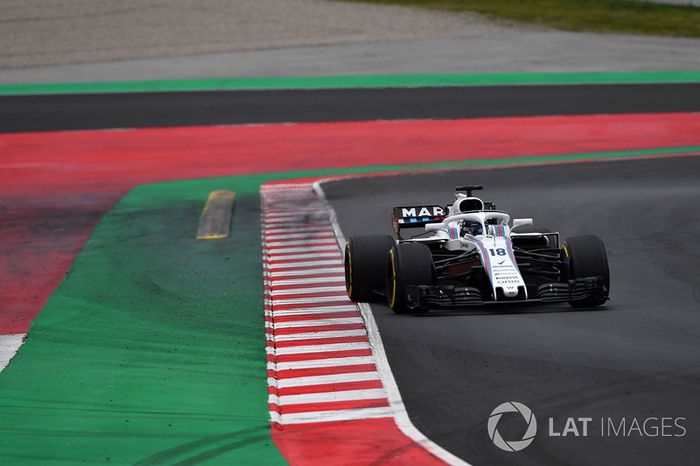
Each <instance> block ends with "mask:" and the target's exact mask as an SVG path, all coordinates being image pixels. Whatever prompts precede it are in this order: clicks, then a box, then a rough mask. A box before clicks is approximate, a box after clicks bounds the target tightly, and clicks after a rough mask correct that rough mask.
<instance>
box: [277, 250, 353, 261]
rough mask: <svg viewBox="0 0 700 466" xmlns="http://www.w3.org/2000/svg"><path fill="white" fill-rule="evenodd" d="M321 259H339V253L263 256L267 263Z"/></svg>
mask: <svg viewBox="0 0 700 466" xmlns="http://www.w3.org/2000/svg"><path fill="white" fill-rule="evenodd" d="M322 257H337V258H338V259H341V258H342V257H341V255H340V251H332V252H309V253H305V254H272V255H267V256H265V255H264V256H263V260H264V261H266V262H269V261H283V260H292V259H319V258H322Z"/></svg>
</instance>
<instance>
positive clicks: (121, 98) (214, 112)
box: [0, 84, 700, 132]
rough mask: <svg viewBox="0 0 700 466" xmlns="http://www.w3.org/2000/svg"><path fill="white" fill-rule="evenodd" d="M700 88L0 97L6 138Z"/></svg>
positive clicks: (663, 105) (620, 98) (690, 107)
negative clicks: (8, 135) (31, 133)
mask: <svg viewBox="0 0 700 466" xmlns="http://www.w3.org/2000/svg"><path fill="white" fill-rule="evenodd" d="M698 95H700V84H632V85H577V86H567V85H560V86H496V87H450V88H413V89H410V88H409V89H332V90H283V91H227V92H176V93H171V92H163V93H123V94H80V95H47V96H9V97H0V132H24V131H53V130H79V129H101V128H140V127H156V126H157V127H165V126H192V125H218V124H246V123H282V122H325V121H363V120H395V119H406V118H418V119H419V118H431V119H452V118H471V117H503V116H536V115H582V114H619V113H650V112H655V113H659V112H689V111H697V110H700V99H698Z"/></svg>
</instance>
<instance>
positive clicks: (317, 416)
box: [270, 407, 392, 425]
mask: <svg viewBox="0 0 700 466" xmlns="http://www.w3.org/2000/svg"><path fill="white" fill-rule="evenodd" d="M270 417H271V420H272V422H277V423H279V424H284V425H290V424H308V423H312V422H337V421H352V420H356V419H377V418H382V417H392V412H391V409H390V408H388V407H384V408H362V409H347V410H338V411H312V412H308V413H293V414H278V413H276V412H272V411H271V412H270Z"/></svg>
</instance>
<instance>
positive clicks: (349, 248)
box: [345, 235, 395, 302]
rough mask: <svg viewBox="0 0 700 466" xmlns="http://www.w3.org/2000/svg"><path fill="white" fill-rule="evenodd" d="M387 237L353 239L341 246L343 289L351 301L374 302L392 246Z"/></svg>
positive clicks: (391, 240) (380, 286)
mask: <svg viewBox="0 0 700 466" xmlns="http://www.w3.org/2000/svg"><path fill="white" fill-rule="evenodd" d="M394 244H395V242H394V238H392V237H391V236H389V235H364V236H353V237H351V238H350V240H349V241H348V243H347V244H346V245H345V289H346V290H347V292H348V297H349V298H350V299H351V300H353V301H365V302H370V301H377V300H379V298H380V295H379V294H378V293H377V292H376V291H375V290H380V291H381V290H383V289H384V276H385V274H386V257H387V254H388V253H389V250H390V249H391V248H392V247H394Z"/></svg>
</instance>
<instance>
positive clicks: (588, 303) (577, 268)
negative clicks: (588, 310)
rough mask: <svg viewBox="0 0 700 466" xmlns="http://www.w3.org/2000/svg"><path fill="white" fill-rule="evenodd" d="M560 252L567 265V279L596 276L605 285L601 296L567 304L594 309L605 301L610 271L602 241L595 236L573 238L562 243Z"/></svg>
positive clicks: (608, 288)
mask: <svg viewBox="0 0 700 466" xmlns="http://www.w3.org/2000/svg"><path fill="white" fill-rule="evenodd" d="M562 252H563V256H564V260H565V261H567V264H568V278H569V279H577V278H584V277H594V276H597V277H603V282H604V284H605V291H604V294H603V296H597V297H588V298H585V299H581V300H576V301H569V304H571V305H572V306H573V307H594V306H600V305H601V304H603V303H604V302H605V301H607V298H608V295H609V294H610V270H609V268H608V255H607V253H606V252H605V246H604V245H603V241H602V240H601V239H600V238H599V237H597V236H595V235H583V236H573V237H571V238H568V239H567V240H566V241H564V244H563V245H562Z"/></svg>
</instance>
